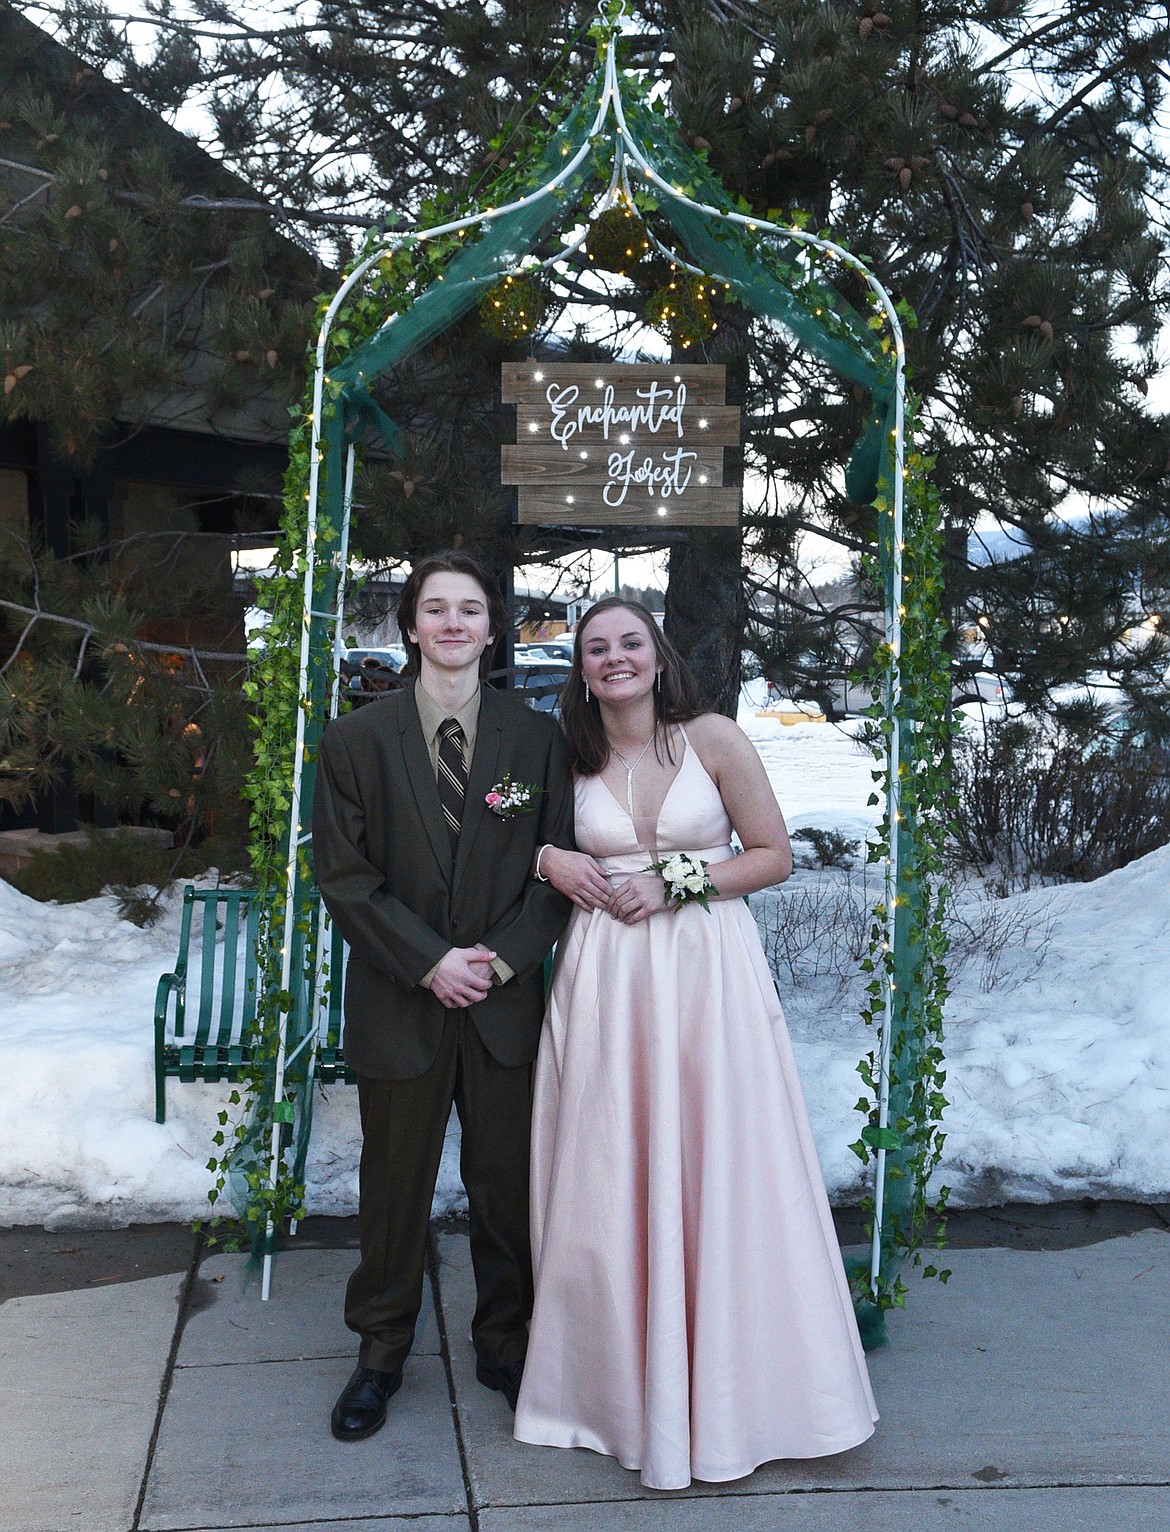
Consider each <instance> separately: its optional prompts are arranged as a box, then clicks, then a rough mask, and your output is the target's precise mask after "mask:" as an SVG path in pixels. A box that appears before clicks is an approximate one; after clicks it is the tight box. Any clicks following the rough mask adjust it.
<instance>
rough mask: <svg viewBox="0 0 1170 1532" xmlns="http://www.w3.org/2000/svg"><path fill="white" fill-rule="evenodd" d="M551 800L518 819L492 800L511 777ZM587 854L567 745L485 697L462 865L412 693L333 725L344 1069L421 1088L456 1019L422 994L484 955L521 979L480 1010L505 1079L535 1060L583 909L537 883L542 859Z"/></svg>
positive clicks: (323, 862)
mask: <svg viewBox="0 0 1170 1532" xmlns="http://www.w3.org/2000/svg"><path fill="white" fill-rule="evenodd" d="M509 772H510V773H511V777H512V781H513V782H520V783H525V784H527V785H530V786H534V787H536V788H538V789H539V795H538V796H537V798H536V804H537V807H536V809H535V810H534V811H533V812H532V813H528V814H520V815H517V816H516V817H515V818H513V819H503V818H501V817H500V816H499V815H497V814H495V813H494V812H492V810H490V809H489V808H488V807H487V804H486V803H485V801H484V799H485V795H486V794H487V793H489V792H490V791H491V790H492V788H493V787H494V786H495V785H496V784H497V783H498V782H500V781H502V779H503V777H504V775H505V774H506V773H509ZM546 843H551V844H553V845H557V846H567V847H571V846H572V844H573V789H572V777H571V774H570V771H569V764H568V755H567V752H566V749H565V743H564V739H563V737H562V735H561V731H560V729H559V728H558V727H557V725H556V724H555V723H554V722H553V720H552V719H551V718H549V717H548V716H547V715H546V714H542V713H537V712H534V711H533V710H532V709H530V708H528V707H526V706H525V705H524V704H523V703H521V702H518V701H517V700H516V699H515V698H514V697H512V696H510V695H508V694H507V693H504V692H498V691H494V690H492V688H490V687H484V688H483V691H482V702H481V706H480V715H479V724H478V728H477V732H476V742H475V754H474V756H473V758H472V760H471V763H470V767H469V771H468V784H467V796H466V799H465V805H464V813H463V823H462V828H461V830H460V834H459V843H458V851H457V854H455V855H453V854H452V850H451V842H450V838H449V836H448V832H447V828H446V825H445V823H444V820H443V811H442V807H441V805H440V802H439V789H438V785H437V783H436V781H435V772H434V769H433V767H432V765H431V761H430V756H429V754H428V752H427V745H426V741H425V739H424V738H423V732H422V726H421V724H420V723H419V717H418V709H417V708H416V706H415V702H414V688H413V686H410V687H406V688H404V689H403V690H402V691H400V692H395V693H392V694H390V695H389V696H387V697H385V698H383V699H380V700H379V701H377V702H372V703H368V704H367V705H366V706H365V707H362V708H359V709H356V710H355V711H354V712H352V713H349V714H347V715H346V716H345V717H344V718H339V719H336V720H335V721H334V722H333V723H331V724H329V726H328V727H327V728H326V730H325V732H324V734H323V735H322V737H321V745H320V751H319V755H318V764H317V781H316V788H315V791H314V802H313V864H314V871H315V873H316V878H317V883H318V885H319V887H320V889H321V895H322V898H323V899H324V901H325V904H326V907H327V908H328V910H329V913H330V915H331V916H332V917H333V919H334V920H335V921H336V923H337V926H338V928H339V929H340V931H341V933H342V935H343V936H344V937H345V939H346V941H347V942H348V943H349V948H350V953H349V963H348V966H347V970H346V976H345V1056H346V1059H347V1061H348V1062H349V1063H350V1064H351V1065H352V1066H353V1068H354V1069H355V1070H356V1071H357V1073H358V1074H361V1075H368V1076H371V1077H373V1078H375V1079H382V1080H408V1079H413V1078H414V1077H416V1076H418V1075H421V1074H423V1073H424V1072H425V1071H426V1070H427V1069H428V1068H429V1066H430V1065H431V1063H432V1062H433V1061H434V1058H435V1055H436V1054H437V1052H438V1048H439V1040H440V1037H441V1035H442V1031H443V1026H444V1022H445V1019H446V1017H447V1015H448V1013H447V1011H446V1010H445V1009H444V1007H443V1006H442V1005H441V1004H440V1003H439V1001H438V1000H437V999H436V998H435V996H434V995H433V994H432V993H431V991H430V990H429V989H428V988H424V987H423V986H422V985H421V984H420V982H419V981H420V980H421V979H422V978H423V977H424V976H425V975H426V974H427V973H429V971H430V970H431V969H432V968H433V967H434V965H435V964H436V963H437V962H438V961H439V959H440V958H442V957H443V956H444V954H445V953H446V952H448V951H449V950H450V948H451V947H471V946H474V945H475V944H476V943H477V942H482V943H483V944H484V945H485V946H486V947H490V948H491V949H492V950H493V951H495V952H497V953H498V954H499V955H500V957H501V958H503V960H504V962H505V963H507V964H508V966H509V967H510V968H511V969H512V970H513V972H514V975H515V977H514V978H511V979H509V980H508V981H507V983H505V984H497V985H494V986H493V988H492V989H491V990H490V991H489V993H488V995H487V996H486V998H485V999H484V1000H482V1001H480V1002H479V1003H478V1004H476V1005H474V1006H471V1007H469V1008H468V1009H469V1012H470V1015H471V1017H472V1020H473V1021H474V1024H475V1027H476V1029H477V1031H478V1032H479V1035H480V1037H481V1038H482V1039H483V1043H484V1046H485V1047H486V1048H487V1050H488V1052H489V1053H490V1054H491V1055H492V1057H493V1058H495V1059H496V1060H497V1061H498V1062H499V1063H501V1064H506V1065H519V1064H528V1063H531V1062H532V1060H533V1059H534V1058H535V1057H536V1050H537V1045H538V1043H539V1040H540V1026H541V1020H542V1017H543V1014H544V988H543V983H542V972H541V966H542V963H543V960H544V958H545V955H546V954H547V953H548V951H549V949H550V948H551V947H552V945H553V943H554V942H555V941H556V939H557V937H558V936H559V935H560V933H561V931H562V930H563V929H564V925H565V922H566V920H567V919H568V916H569V911H570V908H571V906H570V904H569V901H568V900H567V899H566V898H564V897H563V896H562V895H560V894H558V893H557V892H556V890H555V889H554V888H553V887H552V885H551V884H549V883H539V882H537V881H536V880H535V879H533V877H532V876H531V870H532V862H533V858H534V855H535V852H536V848H537V847H538V846H540V845H543V844H546Z"/></svg>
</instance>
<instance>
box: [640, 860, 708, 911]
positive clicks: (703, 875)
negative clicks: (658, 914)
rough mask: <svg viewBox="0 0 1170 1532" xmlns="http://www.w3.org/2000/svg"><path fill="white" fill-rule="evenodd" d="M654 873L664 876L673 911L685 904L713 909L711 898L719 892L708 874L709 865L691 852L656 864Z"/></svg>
mask: <svg viewBox="0 0 1170 1532" xmlns="http://www.w3.org/2000/svg"><path fill="white" fill-rule="evenodd" d="M653 866H654V871H655V872H657V873H661V874H662V881H663V883H665V884H666V902H667V903H668V904H669V905H670V906H671V908H672V909H676V910H677V909H678V908H679V906H680V905H684V904H701V905H702V906H703V908H704V909H705V910H709V909H710V908H711V903H710V896H711V895H712V894H716V893H718V892H719V890H718V889H717V888H716V887H715V884H714V883H713V882H712V881H711V879H710V877H709V876H708V874H707V864H706V862H704V861H701V860H700V859H699V858H698V857H697V856H692V855H691V853H690V852H689V851H676V852H675V853H674V855H673V856H669V857H667V858H666V860H665V861H662V862H655V863H654V864H653Z"/></svg>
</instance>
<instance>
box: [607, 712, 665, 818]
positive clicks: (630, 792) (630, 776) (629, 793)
mask: <svg viewBox="0 0 1170 1532" xmlns="http://www.w3.org/2000/svg"><path fill="white" fill-rule="evenodd" d="M655 732H657V731H655ZM653 743H654V735H653V734H651V736H650V738H649V739H648V740H647V741H646V743H645V744H644V745H643V746H642V750H641V754H640V755H639V756H638V759H637V760H636V761H635V762H634V764H633V765H632V766H631V765H630V763H629V761H627V760H626V758H625V756H624V755H623V754H622V753H621V751H620V750H619V749H618V747H617V746H616V745H610V747H609V753H610V754H611V755H616V756H617V758H618V760H619V761H620V762H621V763H622V765H623V766H624V767H625V768H626V813H627V814H628V815H629V816H630V818H631V820H632V819H633V817H634V773H635V771H637V769H638V767H639V766H640V765H641V764H642V761H643V760H644V758H645V755H646V752H647V750H649V748H650V746H651V745H652V744H653Z"/></svg>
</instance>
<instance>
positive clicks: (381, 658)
mask: <svg viewBox="0 0 1170 1532" xmlns="http://www.w3.org/2000/svg"><path fill="white" fill-rule="evenodd" d="M405 664H406V650H405V649H404V648H402V646H401V645H400V644H390V645H388V646H387V647H386V648H384V649H350V650H348V651H347V652H346V653H345V654H343V655H342V657H341V666H340V669H341V684H342V686H343V687H344V689H345V692H346V695H347V696H348V697H349V700H350V701H351V702H353V703H355V704H357V703H361V702H369V701H371V700H372V699H373V698H374V697H379V696H384V695H385V693H386V692H390V691H395V690H396V689H397V688H398V687H399V686H401V685H402V682H401V680H400V679H399V672H400V671H401V670H402V667H403V666H404V665H405Z"/></svg>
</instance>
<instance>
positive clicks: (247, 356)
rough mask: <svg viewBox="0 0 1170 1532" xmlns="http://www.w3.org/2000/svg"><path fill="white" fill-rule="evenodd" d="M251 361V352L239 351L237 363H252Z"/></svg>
mask: <svg viewBox="0 0 1170 1532" xmlns="http://www.w3.org/2000/svg"><path fill="white" fill-rule="evenodd" d="M251 360H252V353H251V352H250V351H237V352H236V361H237V362H250V361H251Z"/></svg>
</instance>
